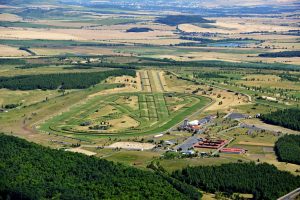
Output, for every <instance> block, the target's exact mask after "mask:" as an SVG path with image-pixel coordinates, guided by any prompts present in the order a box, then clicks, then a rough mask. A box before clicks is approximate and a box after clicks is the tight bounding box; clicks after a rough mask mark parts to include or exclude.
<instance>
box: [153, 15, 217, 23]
mask: <svg viewBox="0 0 300 200" xmlns="http://www.w3.org/2000/svg"><path fill="white" fill-rule="evenodd" d="M155 22H156V23H161V24H166V25H169V26H177V25H179V24H186V23H213V22H214V21H211V20H207V19H204V18H202V17H201V16H200V15H168V16H164V17H159V18H157V19H156V20H155Z"/></svg>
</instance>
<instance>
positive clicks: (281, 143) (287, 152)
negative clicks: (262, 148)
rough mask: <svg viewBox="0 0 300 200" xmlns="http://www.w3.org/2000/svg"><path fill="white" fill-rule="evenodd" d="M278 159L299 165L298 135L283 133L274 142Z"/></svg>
mask: <svg viewBox="0 0 300 200" xmlns="http://www.w3.org/2000/svg"><path fill="white" fill-rule="evenodd" d="M275 152H276V155H277V157H278V160H279V161H282V162H289V163H294V164H298V165H300V135H285V136H283V137H281V138H279V139H278V141H277V142H276V143H275Z"/></svg>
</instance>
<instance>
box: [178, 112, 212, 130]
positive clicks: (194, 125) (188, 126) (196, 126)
mask: <svg viewBox="0 0 300 200" xmlns="http://www.w3.org/2000/svg"><path fill="white" fill-rule="evenodd" d="M215 118H216V116H207V117H205V118H203V119H200V120H193V121H188V120H187V119H186V120H184V122H183V124H182V125H181V126H179V127H178V130H179V131H189V132H193V133H201V132H200V131H201V128H202V127H203V126H204V125H205V124H207V123H209V122H211V121H212V120H213V119H215Z"/></svg>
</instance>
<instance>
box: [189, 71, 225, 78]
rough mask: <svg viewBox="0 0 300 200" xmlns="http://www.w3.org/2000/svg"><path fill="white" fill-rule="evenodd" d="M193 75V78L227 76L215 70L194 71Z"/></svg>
mask: <svg viewBox="0 0 300 200" xmlns="http://www.w3.org/2000/svg"><path fill="white" fill-rule="evenodd" d="M194 76H195V78H228V77H227V76H224V75H221V74H218V73H216V72H204V73H195V74H194Z"/></svg>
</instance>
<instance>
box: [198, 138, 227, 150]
mask: <svg viewBox="0 0 300 200" xmlns="http://www.w3.org/2000/svg"><path fill="white" fill-rule="evenodd" d="M226 143H227V140H211V139H203V140H202V141H200V142H198V143H197V144H195V145H194V148H208V149H218V148H220V147H222V146H223V145H225V144H226Z"/></svg>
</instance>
